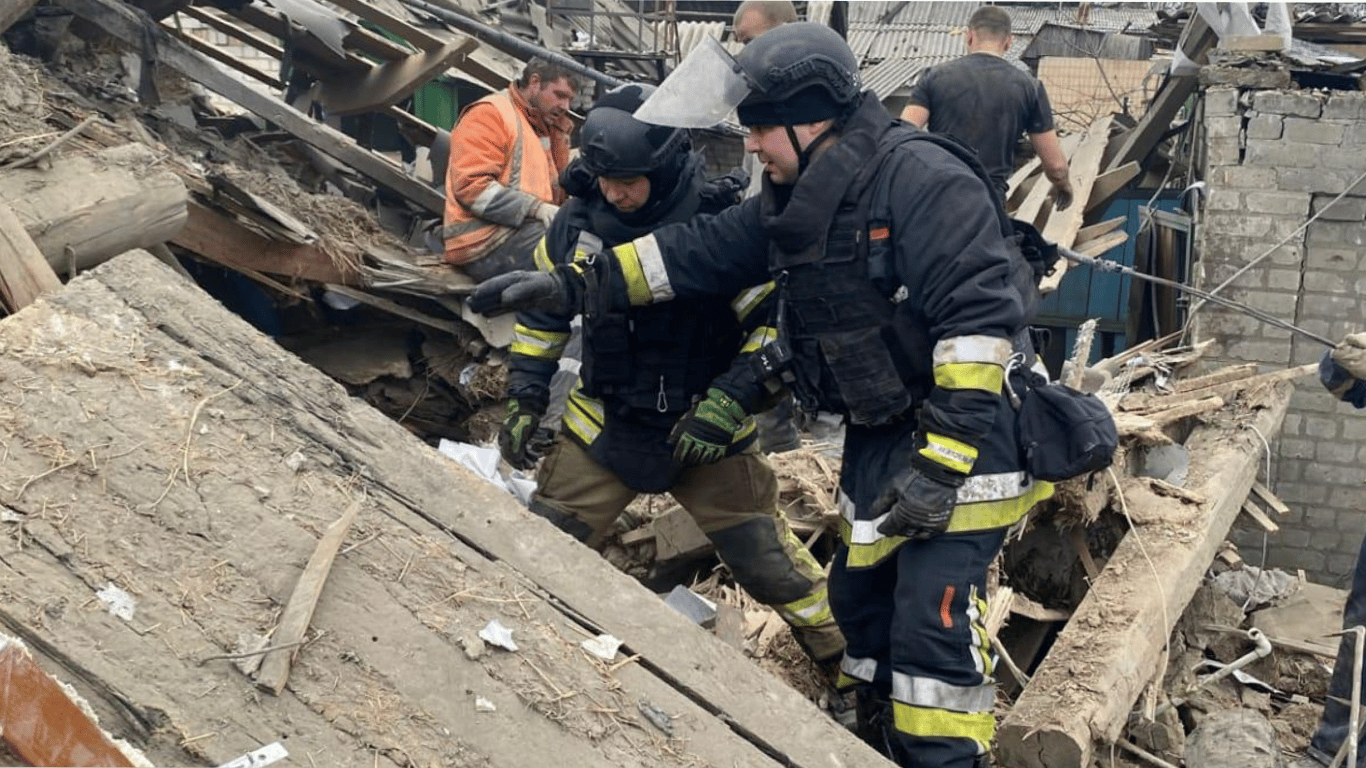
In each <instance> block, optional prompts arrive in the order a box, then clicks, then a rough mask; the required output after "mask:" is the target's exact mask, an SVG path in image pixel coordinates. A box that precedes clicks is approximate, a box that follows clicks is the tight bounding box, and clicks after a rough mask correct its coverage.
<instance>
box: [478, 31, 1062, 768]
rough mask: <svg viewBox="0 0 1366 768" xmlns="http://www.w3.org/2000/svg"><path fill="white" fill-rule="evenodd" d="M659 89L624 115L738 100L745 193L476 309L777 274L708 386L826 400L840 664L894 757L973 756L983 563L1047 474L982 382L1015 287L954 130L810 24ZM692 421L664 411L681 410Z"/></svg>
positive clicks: (1005, 226) (1005, 369)
mask: <svg viewBox="0 0 1366 768" xmlns="http://www.w3.org/2000/svg"><path fill="white" fill-rule="evenodd" d="M699 82H700V83H705V85H704V86H701V85H699ZM659 90H660V93H659V94H658V95H659V96H660V98H657V99H656V98H652V99H650V101H649V102H648V103H647V104H645V105H644V107H642V109H641V110H639V111H638V112H637V113H636V116H637V118H639V119H642V120H647V121H651V122H657V123H667V124H672V125H687V124H689V123H688V122H687V121H688V120H690V119H693V120H694V122H692V123H691V124H693V125H697V124H701V123H703V122H705V121H715V120H716V119H719V117H720V116H724V115H725V114H726V113H727V111H728V107H729V106H732V105H738V114H739V118H740V122H741V123H743V124H745V125H746V126H749V128H750V135H749V138H748V139H747V142H746V149H747V150H748V151H750V152H753V153H755V154H757V155H758V156H759V159H760V160H762V161H764V163H765V168H766V174H767V178H766V179H765V183H764V189H763V193H762V194H761V195H760V197H759V198H757V199H751V200H747V201H745V202H744V203H742V204H740V205H739V206H736V207H732V208H728V209H726V210H725V211H723V212H721V213H720V214H717V215H715V216H712V217H701V218H699V219H695V220H693V221H692V222H688V223H684V224H680V225H674V226H668V227H663V228H660V229H657V230H655V231H654V232H653V233H652V234H650V235H647V236H645V237H642V238H637V239H635V240H633V241H631V242H629V243H624V244H621V245H618V246H617V247H615V248H612V249H610V251H609V252H607V253H604V254H600V255H599V257H598V258H596V259H594V260H593V261H592V262H591V263H584V262H578V263H575V264H570V265H566V266H562V267H559V268H557V269H556V270H555V271H554V272H552V273H525V272H524V273H518V274H510V275H505V276H502V277H499V278H495V280H494V281H490V282H488V283H485V284H484V285H482V286H480V289H479V290H478V291H477V292H476V293H475V295H474V296H473V297H472V298H471V305H472V306H473V307H474V308H475V309H476V310H477V311H482V312H485V313H489V314H493V313H497V312H504V311H509V310H510V309H515V308H521V307H528V306H559V307H564V306H578V305H580V304H581V303H582V302H583V301H584V298H583V297H584V296H585V294H587V295H589V296H594V297H597V299H596V300H598V301H601V300H602V299H601V297H602V296H603V295H604V294H606V295H610V296H611V297H612V299H613V300H614V301H617V302H620V303H626V304H630V305H632V306H639V305H646V304H650V303H652V302H657V301H665V300H670V299H681V298H686V299H689V300H693V299H696V298H700V297H705V296H716V295H726V294H733V293H734V291H735V290H736V288H737V287H739V286H747V285H758V284H762V283H763V282H765V281H767V280H769V279H771V278H772V279H775V281H776V283H777V285H778V293H779V298H778V303H779V306H778V309H777V316H778V320H777V329H778V340H777V342H775V343H773V344H770V345H767V346H765V347H764V348H763V349H761V350H760V351H759V352H757V353H756V354H755V355H754V356H752V358H751V359H752V361H753V363H754V365H752V366H751V367H750V368H749V370H748V371H741V370H740V369H738V368H737V369H732V375H730V376H723V377H721V380H718V382H716V383H715V387H714V388H715V389H719V390H721V391H722V392H724V394H725V398H726V399H727V400H729V401H733V402H735V403H738V404H739V405H740V406H741V408H742V409H744V410H745V411H746V412H750V413H752V412H754V410H755V409H756V408H758V407H761V406H760V405H759V403H760V401H761V400H762V398H763V394H764V393H765V392H766V391H771V389H772V387H773V383H772V382H773V381H774V379H773V378H772V376H773V375H776V376H777V377H778V378H779V379H780V380H781V381H783V382H785V383H787V384H789V385H790V386H791V387H792V389H793V390H794V392H795V394H796V396H797V398H798V402H800V403H802V404H803V406H804V407H805V408H807V409H808V410H824V411H832V412H836V413H840V414H843V415H844V416H845V417H846V420H847V432H846V438H845V445H844V460H843V470H842V472H841V477H840V499H839V503H840V507H841V511H842V513H843V516H844V523H843V526H842V539H843V542H844V546H843V547H841V549H840V551H839V552H838V553H837V554H836V559H835V562H834V563H833V570H832V573H831V575H830V599H831V605H832V607H833V609H834V612H835V617H836V619H837V620H838V621H839V624H840V628H841V629H842V630H843V631H844V634H845V637H846V638H847V640H848V648H847V650H846V653H845V657H844V660H843V663H842V665H841V682H842V683H847V684H850V685H852V686H853V687H854V689H855V691H856V693H858V700H859V705H860V706H859V714H860V720H861V723H862V724H863V726H864V727H866V728H870V729H878V730H880V734H876V735H872V734H867V732H865V733H866V734H867V735H868V736H869V737H870V738H871V739H872V740H873V741H875V745H877V746H882V747H884V748H885V749H886V750H887V751H888V753H889V755H890V756H891V757H892V758H893V759H894V760H896V761H897V762H898V764H900V765H903V766H916V768H969V767H970V766H982V765H986V764H987V763H988V753H989V750H990V744H991V740H992V737H993V734H994V723H993V718H992V705H993V700H994V684H993V678H992V671H993V667H994V664H995V657H994V656H993V654H992V653H991V649H990V645H989V640H988V637H987V633H986V629H985V627H984V626H983V620H984V616H985V613H986V610H985V602H984V590H985V586H986V585H985V581H986V574H987V568H988V565H989V564H990V563H991V560H992V559H993V558H994V557H995V555H996V553H997V552H998V551H999V550H1000V548H1001V546H1002V544H1003V543H1004V540H1005V536H1006V530H1007V529H1008V528H1009V527H1010V526H1011V525H1013V524H1015V523H1016V522H1017V521H1019V520H1020V519H1021V518H1022V517H1023V516H1024V515H1025V514H1026V513H1027V512H1028V511H1029V509H1030V508H1032V507H1033V506H1034V505H1035V504H1037V503H1038V502H1039V501H1041V500H1043V499H1046V498H1048V497H1049V496H1050V495H1051V494H1052V490H1053V489H1052V486H1051V485H1050V484H1048V483H1046V482H1042V481H1036V480H1034V479H1033V478H1032V477H1030V476H1029V475H1028V473H1027V472H1025V471H1024V469H1023V467H1024V462H1023V460H1022V456H1021V451H1020V449H1019V447H1018V439H1017V436H1016V435H1015V419H1014V415H1013V411H1012V409H1011V405H1010V402H1009V399H1008V397H1007V396H1006V395H1005V394H1003V390H1004V382H1005V380H1006V378H1007V376H1008V375H1011V373H1010V371H1011V370H1012V369H1013V367H1014V366H1015V365H1016V364H1017V363H1018V364H1021V365H1026V366H1028V365H1031V364H1033V359H1032V353H1031V351H1030V350H1029V346H1030V345H1029V343H1028V340H1027V334H1026V323H1027V321H1028V319H1029V317H1030V315H1031V313H1032V311H1033V305H1034V302H1035V300H1036V299H1035V295H1036V294H1035V291H1034V287H1033V277H1034V275H1033V274H1032V270H1031V268H1030V266H1029V264H1028V263H1026V261H1025V259H1024V258H1023V257H1022V256H1021V254H1020V252H1019V250H1017V249H1016V248H1015V247H1013V240H1012V239H1011V236H1012V234H1013V230H1012V227H1011V224H1010V221H1009V219H1007V218H1006V215H1005V213H1004V211H1003V210H1001V208H1000V206H999V203H998V202H997V201H996V199H995V195H994V194H993V192H992V190H991V188H990V186H989V183H988V181H987V179H986V174H985V172H984V171H983V170H982V169H981V166H980V164H978V163H976V161H975V159H973V157H972V156H971V154H970V153H967V152H965V151H963V150H962V149H961V148H960V147H958V146H957V145H955V144H953V143H952V142H950V141H948V140H945V139H942V138H938V137H935V136H933V135H932V134H928V133H925V132H923V131H920V130H918V129H916V128H914V127H913V126H910V125H908V124H905V123H902V122H900V121H897V120H895V119H893V118H892V117H891V116H890V115H889V114H888V113H887V112H886V110H885V109H884V108H883V107H882V105H881V104H880V103H879V102H878V100H877V97H876V96H874V95H872V94H871V92H864V91H862V90H861V86H860V81H859V75H858V66H857V61H856V60H855V58H854V56H853V54H852V52H851V51H850V49H849V47H848V45H847V44H846V43H845V42H844V40H842V39H841V38H840V37H839V36H838V34H836V33H834V32H833V31H832V30H830V29H829V28H827V27H824V26H822V25H819V24H811V23H795V24H787V25H784V26H782V27H779V28H777V29H774V30H771V31H769V32H768V33H766V34H765V35H763V36H762V37H760V38H759V39H758V40H756V41H754V42H753V43H750V44H749V46H747V47H746V48H745V49H744V50H743V51H742V52H741V53H740V54H739V55H738V57H737V58H736V59H729V58H728V56H727V55H726V54H725V52H724V51H723V50H720V49H719V46H711V47H708V46H699V49H698V51H697V52H696V53H694V54H690V56H689V59H688V60H685V62H684V63H683V64H682V65H680V67H679V69H678V71H676V72H675V73H674V74H673V75H671V76H670V78H669V79H668V80H666V81H665V82H664V83H663V84H662V85H661V87H660V89H659ZM707 96H715V97H717V98H720V99H727V98H728V99H731V100H732V101H731V103H730V104H724V103H723V104H707V103H704V102H705V101H706V98H705V97H707ZM665 97H669V98H665ZM737 371H739V372H740V374H743V375H736V373H737ZM705 404H706V401H704V402H703V405H705ZM697 424H698V420H697V419H693V418H688V417H685V419H684V421H683V422H682V425H683V426H682V430H683V431H684V432H688V431H697V429H698V427H697ZM717 424H718V422H716V421H715V420H712V421H710V422H707V426H709V427H713V428H714V427H716V426H717ZM741 424H742V422H741V421H740V420H733V421H732V422H731V423H730V424H729V425H728V427H729V428H731V429H734V430H735V431H736V432H737V433H738V431H739V430H740V429H741V428H742V427H741ZM709 439H713V440H714V437H711V438H709ZM888 704H889V706H888ZM876 742H881V743H876Z"/></svg>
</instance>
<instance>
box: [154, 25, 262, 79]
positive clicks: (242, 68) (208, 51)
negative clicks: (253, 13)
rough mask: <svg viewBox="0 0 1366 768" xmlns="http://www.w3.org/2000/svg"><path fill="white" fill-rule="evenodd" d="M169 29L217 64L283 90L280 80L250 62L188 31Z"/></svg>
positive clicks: (179, 38) (177, 37)
mask: <svg viewBox="0 0 1366 768" xmlns="http://www.w3.org/2000/svg"><path fill="white" fill-rule="evenodd" d="M169 31H170V33H171V34H173V35H175V36H176V39H178V40H182V41H184V43H185V44H186V45H188V46H190V47H191V48H193V49H195V50H196V51H199V52H200V53H202V54H204V55H205V56H208V57H209V58H211V59H213V60H214V61H216V62H218V63H219V64H222V65H223V66H225V67H229V68H230V69H233V70H235V71H237V72H241V73H242V74H244V75H246V76H247V77H250V78H251V79H253V80H255V81H257V82H260V83H264V84H266V85H268V86H270V87H271V88H274V89H275V90H277V91H282V90H284V87H285V84H284V83H282V82H280V81H279V80H278V79H277V78H275V77H274V76H273V75H268V74H266V73H265V72H262V71H261V70H259V69H257V68H256V67H253V66H251V65H250V64H247V63H245V62H243V61H242V60H241V59H238V58H237V57H235V56H232V55H230V54H228V53H226V52H225V51H224V50H223V49H221V48H219V47H218V46H216V45H209V44H208V43H206V42H204V41H203V40H200V39H199V38H197V37H195V36H194V35H191V34H188V33H184V32H180V31H178V30H174V29H172V30H169Z"/></svg>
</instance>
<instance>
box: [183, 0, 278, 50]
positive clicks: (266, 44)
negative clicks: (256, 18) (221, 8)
mask: <svg viewBox="0 0 1366 768" xmlns="http://www.w3.org/2000/svg"><path fill="white" fill-rule="evenodd" d="M181 13H183V14H185V15H186V16H189V17H190V18H192V19H195V20H197V21H201V22H203V23H204V25H205V26H207V27H209V28H210V29H216V30H218V31H219V32H222V33H223V34H225V35H228V36H229V37H231V38H233V39H235V40H237V41H238V42H241V43H244V44H246V45H248V46H250V47H252V48H255V49H256V50H258V51H260V52H261V53H264V54H266V55H268V56H271V57H272V58H275V59H277V60H278V59H281V58H284V55H285V49H283V48H281V47H280V46H278V45H276V44H275V42H274V41H273V40H268V39H266V38H264V37H261V36H260V35H258V34H256V33H255V32H252V31H250V30H248V29H244V28H242V27H239V26H238V25H236V24H234V23H232V22H230V21H228V20H227V19H225V18H223V17H222V16H221V15H220V14H218V13H214V12H213V11H208V10H205V9H203V8H196V7H195V6H193V5H192V6H190V7H188V8H186V9H184V10H182V11H181Z"/></svg>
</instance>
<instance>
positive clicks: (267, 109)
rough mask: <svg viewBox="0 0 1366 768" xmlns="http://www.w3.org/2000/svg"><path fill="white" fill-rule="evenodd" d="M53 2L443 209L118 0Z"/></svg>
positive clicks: (399, 172)
mask: <svg viewBox="0 0 1366 768" xmlns="http://www.w3.org/2000/svg"><path fill="white" fill-rule="evenodd" d="M56 2H57V3H58V4H59V5H61V6H62V7H63V8H66V9H67V10H69V11H71V12H73V13H75V14H77V15H79V16H81V17H82V18H84V19H87V20H89V21H91V22H93V23H95V24H97V25H99V26H101V27H103V28H104V29H105V30H106V31H107V32H109V33H110V34H112V35H114V36H115V37H118V38H120V39H122V40H123V41H124V42H126V43H128V44H130V45H134V46H141V45H143V43H144V41H145V40H146V39H148V38H150V39H151V40H152V41H154V42H155V43H156V46H157V54H158V56H160V59H161V61H162V62H163V63H164V64H166V65H167V66H169V67H171V68H172V69H174V70H176V71H177V72H180V73H181V74H183V75H185V76H187V77H189V78H190V79H192V80H196V81H198V82H199V83H200V84H201V85H203V86H204V87H206V88H208V89H209V90H211V91H213V92H214V93H217V94H218V95H220V96H223V97H224V98H226V99H228V100H229V101H232V102H234V103H236V104H238V105H240V106H242V107H244V108H246V109H247V110H249V111H251V112H252V113H253V114H256V115H259V116H260V117H263V118H265V119H266V120H269V121H271V122H273V123H275V124H276V125H279V126H280V127H281V128H284V129H285V130H286V131H289V132H290V133H291V134H293V135H295V136H296V137H298V138H300V139H302V140H303V141H306V142H308V143H309V144H311V145H313V146H314V147H317V148H318V149H319V150H320V151H322V152H323V153H325V154H327V155H329V156H331V157H333V158H336V159H337V160H340V161H341V162H343V163H345V164H347V165H350V166H351V167H353V168H355V169H356V170H357V171H359V172H361V173H363V174H365V175H367V176H369V177H370V178H372V179H374V180H375V181H376V182H377V183H379V184H380V185H381V186H383V187H385V188H387V189H389V190H391V191H393V192H395V193H397V194H399V195H401V196H402V197H406V198H408V199H409V200H411V201H412V202H414V203H416V204H417V205H419V206H420V207H422V208H424V209H426V210H427V211H430V212H432V213H441V212H442V211H443V209H444V208H445V198H444V196H443V195H442V193H441V192H440V191H438V190H436V189H434V188H433V187H430V186H428V185H426V184H424V183H422V182H420V181H418V180H417V179H413V178H410V177H409V176H408V175H407V174H406V173H404V172H403V169H402V168H400V167H398V166H397V165H395V164H394V163H393V162H391V161H389V160H388V159H387V158H384V157H382V156H380V155H377V154H375V153H374V152H371V151H369V150H367V149H364V148H363V147H361V146H359V145H358V144H356V142H355V141H354V140H352V139H351V137H349V136H347V135H346V134H343V133H341V132H340V131H337V130H335V129H333V128H330V127H328V126H326V125H323V124H321V123H318V122H316V121H314V120H313V119H311V118H309V117H308V116H307V115H305V114H303V113H302V112H299V111H298V110H296V109H294V108H293V107H291V106H290V105H288V104H286V103H284V102H283V101H281V100H279V99H277V98H275V97H274V96H270V95H268V94H265V93H261V92H260V91H258V90H256V89H255V88H253V87H251V86H249V85H247V84H245V83H243V82H241V81H240V80H238V79H237V78H236V77H234V76H232V75H230V74H228V73H227V72H225V71H223V70H222V69H220V68H219V65H217V64H215V63H214V62H213V61H211V60H210V59H208V58H206V57H205V56H203V55H202V54H200V53H198V52H197V51H195V50H194V49H193V48H191V47H189V46H188V45H186V44H185V43H183V42H181V41H179V40H177V39H176V38H175V37H174V36H173V35H171V34H169V33H168V32H167V31H166V30H164V29H162V28H161V27H160V26H152V27H146V26H144V25H143V24H142V22H141V20H139V19H138V17H137V15H136V13H135V12H134V11H133V10H132V9H131V8H129V7H128V6H126V5H124V4H123V3H121V2H118V0H56ZM263 271H264V270H263Z"/></svg>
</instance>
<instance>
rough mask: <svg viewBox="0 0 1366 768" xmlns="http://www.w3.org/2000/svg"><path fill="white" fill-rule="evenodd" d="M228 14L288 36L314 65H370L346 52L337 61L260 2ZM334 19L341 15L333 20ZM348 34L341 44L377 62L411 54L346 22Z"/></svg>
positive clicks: (276, 35) (278, 35)
mask: <svg viewBox="0 0 1366 768" xmlns="http://www.w3.org/2000/svg"><path fill="white" fill-rule="evenodd" d="M230 14H231V15H232V16H234V17H236V18H238V19H240V20H242V21H244V22H246V23H247V24H250V25H252V26H253V27H256V28H257V29H259V30H261V31H262V32H265V33H266V34H267V35H270V36H271V37H274V38H277V39H285V38H289V37H292V39H293V40H294V43H295V44H296V45H297V46H298V47H299V51H301V52H306V53H308V55H309V56H311V57H316V59H317V61H316V63H317V64H319V65H321V66H324V67H330V68H333V69H343V70H344V69H364V68H365V66H366V65H368V64H369V63H370V62H369V61H367V60H366V59H364V58H361V57H360V56H357V55H355V54H354V53H352V52H351V51H350V50H347V51H346V55H345V57H343V58H338V57H337V53H336V52H335V51H333V50H332V49H331V48H329V47H328V46H326V45H325V44H323V42H322V41H321V40H319V39H318V38H316V37H314V36H313V35H311V34H306V35H301V34H298V33H297V32H296V33H294V34H293V35H291V34H290V28H289V25H288V23H287V22H286V21H285V19H284V17H283V16H281V14H279V13H277V12H275V10H274V9H267V8H266V7H263V6H262V4H260V3H249V4H247V5H242V6H239V7H235V8H233V9H232V11H231V12H230ZM337 18H338V19H340V18H341V16H338V17H337ZM345 23H346V25H347V26H348V27H350V30H351V31H350V32H348V33H347V34H346V36H345V37H344V38H342V45H343V46H346V47H348V48H354V49H355V50H356V51H359V52H361V53H364V54H366V55H368V56H370V57H372V58H375V59H379V60H381V61H395V60H398V59H402V58H403V57H405V56H407V55H408V54H409V53H412V51H410V50H408V49H407V48H405V47H404V46H402V45H399V44H398V43H396V42H394V41H393V40H390V39H388V38H386V37H381V36H380V35H377V34H375V33H374V32H371V31H370V30H368V29H364V28H363V27H359V26H357V25H356V24H354V23H352V22H350V21H346V22H345Z"/></svg>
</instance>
